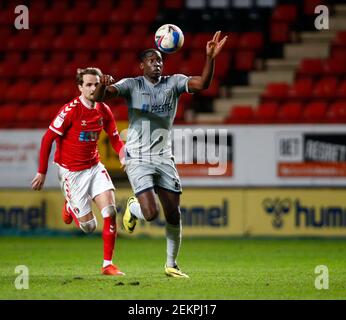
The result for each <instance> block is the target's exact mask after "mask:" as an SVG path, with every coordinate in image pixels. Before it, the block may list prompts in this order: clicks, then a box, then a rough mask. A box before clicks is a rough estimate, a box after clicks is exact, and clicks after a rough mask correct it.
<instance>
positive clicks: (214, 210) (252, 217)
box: [0, 188, 346, 237]
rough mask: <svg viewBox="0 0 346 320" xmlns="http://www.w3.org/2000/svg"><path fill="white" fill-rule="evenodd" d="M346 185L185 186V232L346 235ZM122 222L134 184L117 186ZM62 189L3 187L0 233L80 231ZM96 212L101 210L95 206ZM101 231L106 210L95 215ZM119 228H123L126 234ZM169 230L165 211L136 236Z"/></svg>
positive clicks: (183, 208)
mask: <svg viewBox="0 0 346 320" xmlns="http://www.w3.org/2000/svg"><path fill="white" fill-rule="evenodd" d="M345 191H346V190H345V189H340V188H338V189H335V188H334V189H333V188H322V189H321V188H319V189H310V190H306V189H299V188H298V189H297V188H294V189H278V188H273V189H264V188H256V189H255V188H249V189H245V188H241V189H234V188H232V189H231V188H223V189H215V188H213V189H211V188H203V189H201V188H185V189H184V192H183V195H182V201H181V210H182V222H183V228H184V236H220V237H227V236H275V237H281V236H322V237H324V236H327V237H330V236H332V237H345V236H346V197H345ZM115 194H116V201H117V209H118V213H119V214H118V225H119V226H121V218H122V214H123V212H124V208H125V205H126V200H127V197H128V196H130V195H131V194H132V191H131V190H130V189H123V188H119V189H118V190H116V193H115ZM62 204H63V196H62V194H61V192H60V190H45V191H42V192H34V191H28V190H13V189H11V190H1V191H0V234H1V233H4V232H6V231H9V230H14V231H21V232H32V231H35V230H56V231H76V230H77V229H76V227H75V226H73V225H65V224H64V223H63V221H62V219H61V216H60V214H61V208H62ZM95 212H98V211H97V210H95ZM96 215H97V218H98V221H99V224H98V230H99V231H101V228H102V223H101V215H100V214H99V213H97V214H96ZM123 232H124V231H123V230H122V229H121V228H119V233H120V234H123ZM136 235H137V236H140V235H150V236H163V235H164V218H163V215H162V210H161V214H160V216H159V218H158V219H157V220H155V221H154V222H150V223H148V222H146V223H139V224H138V227H137V228H136V230H135V232H134V236H136Z"/></svg>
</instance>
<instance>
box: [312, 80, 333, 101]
mask: <svg viewBox="0 0 346 320" xmlns="http://www.w3.org/2000/svg"><path fill="white" fill-rule="evenodd" d="M336 88H337V80H336V78H332V77H326V78H323V79H321V80H320V81H318V82H317V83H316V85H315V87H314V89H313V95H314V97H316V98H334V97H335V96H336Z"/></svg>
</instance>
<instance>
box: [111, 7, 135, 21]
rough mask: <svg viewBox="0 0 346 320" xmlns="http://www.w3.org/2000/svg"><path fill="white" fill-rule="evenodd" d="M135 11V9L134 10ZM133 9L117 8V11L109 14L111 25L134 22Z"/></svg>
mask: <svg viewBox="0 0 346 320" xmlns="http://www.w3.org/2000/svg"><path fill="white" fill-rule="evenodd" d="M132 9H133V8H132ZM132 9H130V8H128V9H126V8H121V7H120V8H119V7H118V8H117V9H115V10H112V11H111V12H110V13H109V21H110V23H113V24H116V23H119V24H124V23H126V24H130V23H131V22H132V17H133V11H132Z"/></svg>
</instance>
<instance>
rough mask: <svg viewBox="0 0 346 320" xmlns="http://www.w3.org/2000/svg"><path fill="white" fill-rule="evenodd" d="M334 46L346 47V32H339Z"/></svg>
mask: <svg viewBox="0 0 346 320" xmlns="http://www.w3.org/2000/svg"><path fill="white" fill-rule="evenodd" d="M333 45H334V46H342V47H345V46H346V31H339V32H338V33H337V34H336V37H335V39H334V41H333Z"/></svg>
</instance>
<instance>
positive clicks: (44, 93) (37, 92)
mask: <svg viewBox="0 0 346 320" xmlns="http://www.w3.org/2000/svg"><path fill="white" fill-rule="evenodd" d="M53 88H54V82H53V81H52V80H42V81H40V82H38V83H37V84H35V85H34V86H33V87H32V89H31V91H30V92H29V93H28V100H31V101H49V100H50V99H51V97H50V93H51V92H52V90H53Z"/></svg>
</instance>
